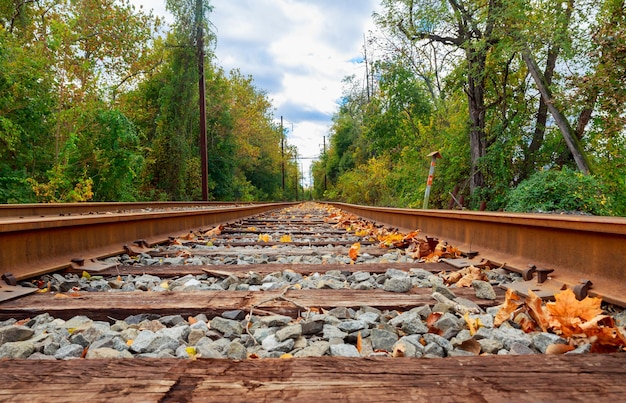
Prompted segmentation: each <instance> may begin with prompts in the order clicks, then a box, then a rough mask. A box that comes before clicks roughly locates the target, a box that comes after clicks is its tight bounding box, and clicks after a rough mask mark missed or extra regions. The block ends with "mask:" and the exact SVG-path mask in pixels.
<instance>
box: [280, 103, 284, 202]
mask: <svg viewBox="0 0 626 403" xmlns="http://www.w3.org/2000/svg"><path fill="white" fill-rule="evenodd" d="M280 163H281V170H282V173H283V198H284V197H285V132H284V130H283V117H282V115H281V116H280Z"/></svg>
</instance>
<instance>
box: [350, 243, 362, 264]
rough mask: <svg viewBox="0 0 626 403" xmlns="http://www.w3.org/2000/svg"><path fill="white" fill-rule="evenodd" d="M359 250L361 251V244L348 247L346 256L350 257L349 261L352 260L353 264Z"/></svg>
mask: <svg viewBox="0 0 626 403" xmlns="http://www.w3.org/2000/svg"><path fill="white" fill-rule="evenodd" d="M359 250H361V244H360V243H358V242H357V243H355V244H353V245H352V246H351V247H350V250H349V251H348V256H350V259H352V261H353V262H354V261H355V260H356V259H357V257H358V256H359Z"/></svg>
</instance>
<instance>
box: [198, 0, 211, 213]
mask: <svg viewBox="0 0 626 403" xmlns="http://www.w3.org/2000/svg"><path fill="white" fill-rule="evenodd" d="M203 14H204V12H203V10H202V0H196V27H197V38H196V43H197V45H198V76H199V79H198V90H199V91H198V92H199V96H198V106H199V109H200V164H201V165H202V200H203V201H208V200H209V161H208V154H207V138H206V99H205V97H206V95H205V88H204V32H203V30H202V16H203Z"/></svg>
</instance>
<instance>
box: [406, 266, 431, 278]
mask: <svg viewBox="0 0 626 403" xmlns="http://www.w3.org/2000/svg"><path fill="white" fill-rule="evenodd" d="M409 275H410V276H414V277H417V278H419V279H422V280H426V279H427V278H428V277H429V276H432V273H431V272H429V271H428V270H424V269H420V268H415V269H409Z"/></svg>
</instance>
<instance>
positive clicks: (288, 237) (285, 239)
mask: <svg viewBox="0 0 626 403" xmlns="http://www.w3.org/2000/svg"><path fill="white" fill-rule="evenodd" d="M280 242H292V240H291V235H283V236H281V237H280Z"/></svg>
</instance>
